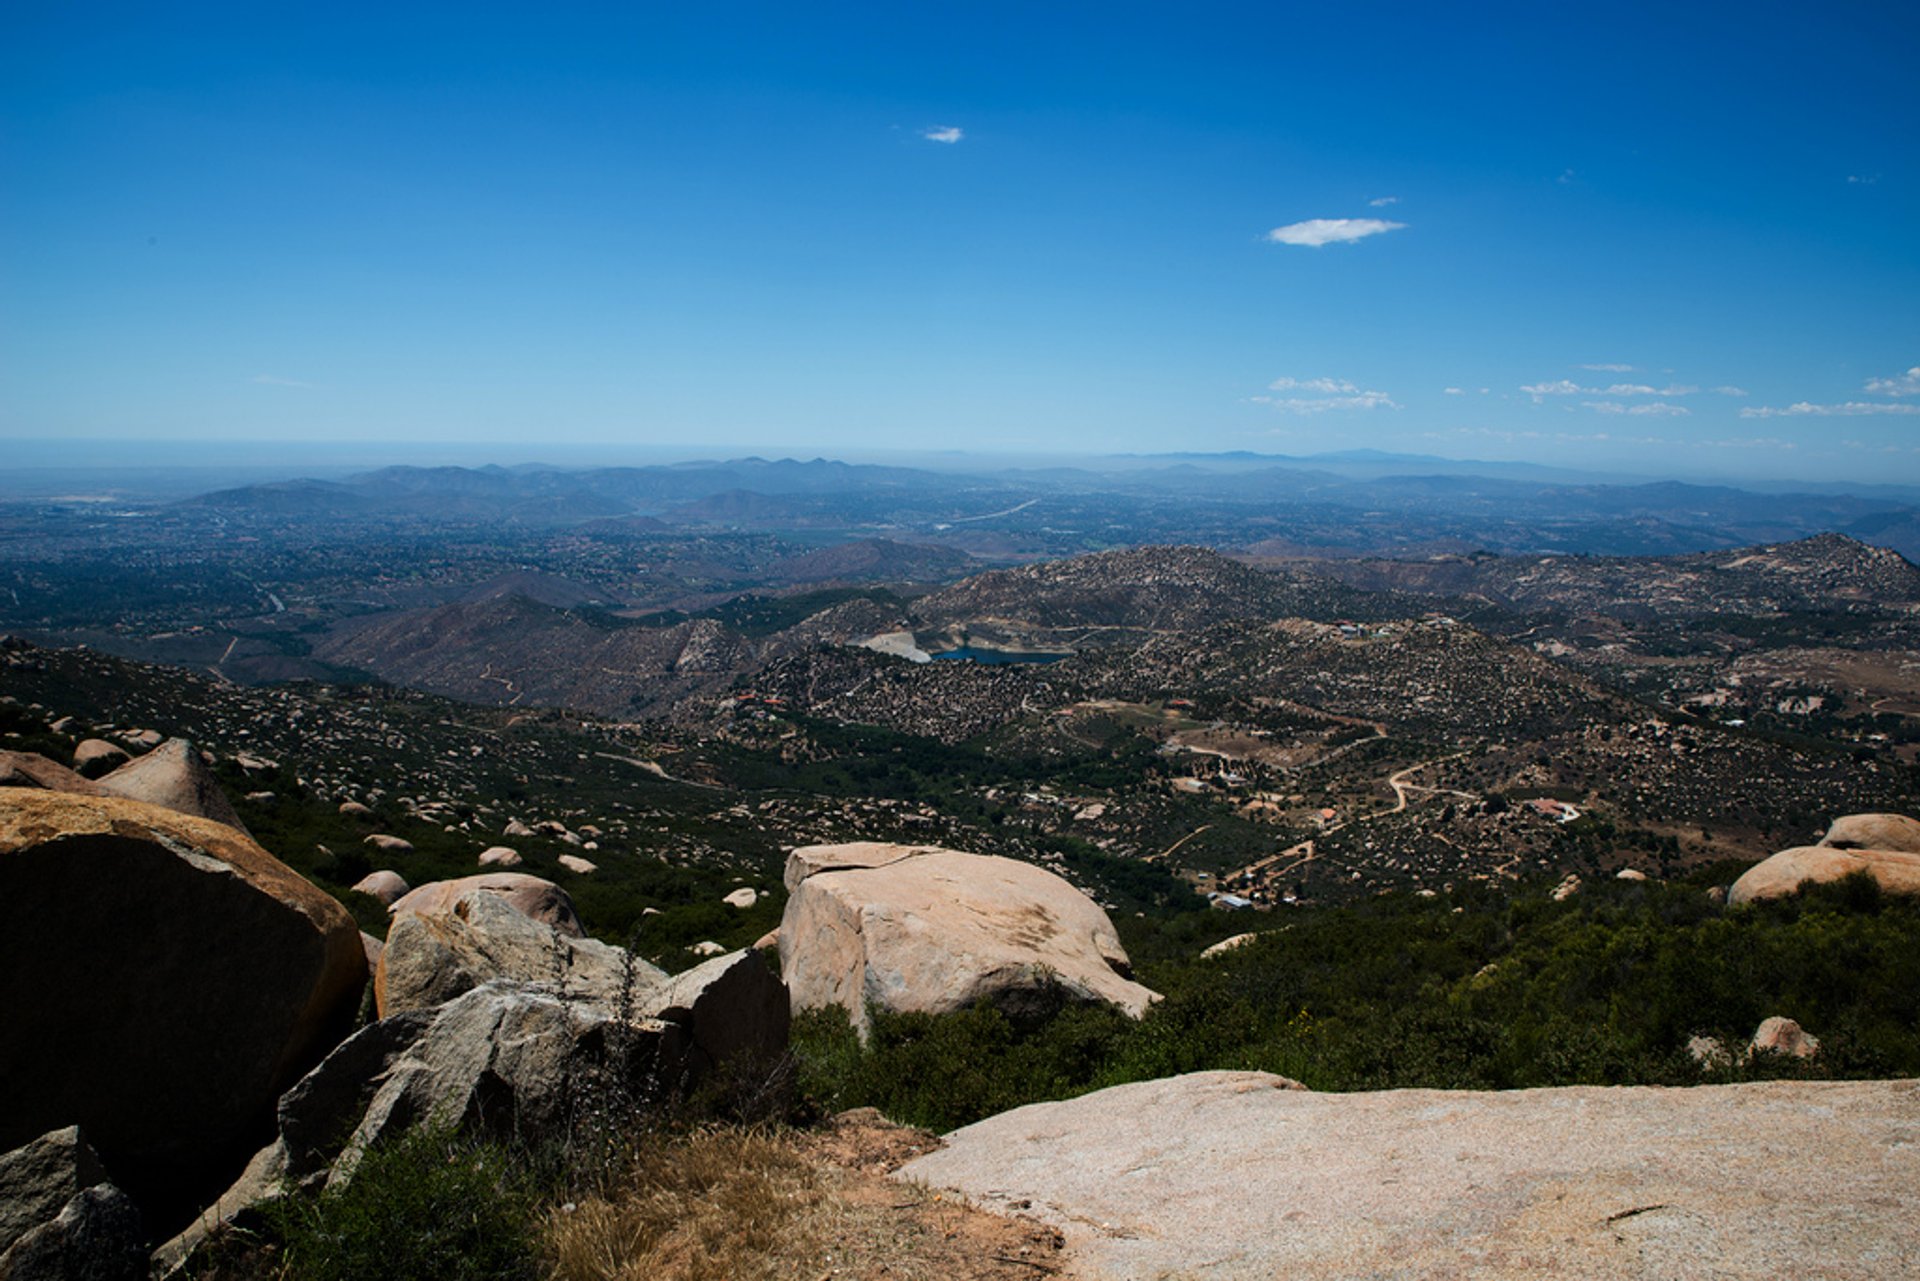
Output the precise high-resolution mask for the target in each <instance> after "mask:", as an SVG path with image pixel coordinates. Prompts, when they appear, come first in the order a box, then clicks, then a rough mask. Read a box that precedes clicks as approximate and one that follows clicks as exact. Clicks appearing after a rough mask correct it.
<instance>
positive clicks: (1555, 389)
mask: <svg viewBox="0 0 1920 1281" xmlns="http://www.w3.org/2000/svg"><path fill="white" fill-rule="evenodd" d="M1520 390H1521V391H1524V392H1526V393H1527V395H1529V396H1531V397H1533V403H1534V404H1536V405H1537V404H1539V403H1540V402H1541V401H1542V400H1544V399H1545V398H1546V397H1548V396H1598V395H1599V394H1600V389H1599V388H1598V387H1582V386H1581V385H1580V384H1579V383H1577V382H1574V381H1573V380H1572V379H1570V378H1556V379H1554V380H1553V381H1552V382H1550V383H1549V382H1539V383H1525V384H1523V385H1522V386H1521V388H1520Z"/></svg>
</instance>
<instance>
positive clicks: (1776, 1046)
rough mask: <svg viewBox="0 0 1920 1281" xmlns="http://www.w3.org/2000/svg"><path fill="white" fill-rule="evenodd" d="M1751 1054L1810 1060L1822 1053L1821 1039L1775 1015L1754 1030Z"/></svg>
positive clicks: (1796, 1024)
mask: <svg viewBox="0 0 1920 1281" xmlns="http://www.w3.org/2000/svg"><path fill="white" fill-rule="evenodd" d="M1748 1052H1749V1053H1750V1054H1783V1055H1785V1056H1786V1057H1788V1058H1790V1059H1810V1058H1812V1057H1813V1056H1814V1055H1816V1054H1818V1053H1819V1052H1820V1038H1819V1037H1817V1036H1814V1035H1813V1034H1812V1033H1810V1032H1808V1031H1807V1030H1806V1029H1805V1028H1803V1027H1801V1026H1800V1025H1799V1024H1798V1023H1796V1022H1795V1021H1794V1020H1792V1019H1789V1018H1784V1017H1782V1016H1781V1015H1778V1014H1776V1015H1774V1016H1773V1017H1772V1018H1770V1019H1766V1020H1764V1021H1763V1022H1762V1023H1761V1024H1760V1026H1759V1027H1758V1028H1756V1029H1754V1033H1753V1044H1752V1046H1751V1048H1750V1049H1749V1051H1748Z"/></svg>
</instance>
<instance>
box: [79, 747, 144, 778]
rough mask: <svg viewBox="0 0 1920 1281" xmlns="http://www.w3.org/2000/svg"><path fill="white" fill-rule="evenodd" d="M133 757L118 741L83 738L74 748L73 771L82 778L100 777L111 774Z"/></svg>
mask: <svg viewBox="0 0 1920 1281" xmlns="http://www.w3.org/2000/svg"><path fill="white" fill-rule="evenodd" d="M131 759H132V757H130V756H128V755H127V749H126V748H124V747H122V746H120V745H119V744H118V743H109V742H108V741H107V740H106V739H104V738H88V739H82V740H81V742H80V744H79V745H78V746H77V747H75V748H74V749H73V772H74V773H76V774H78V775H80V776H81V777H82V778H99V777H100V776H101V775H102V774H111V773H112V772H113V771H114V770H117V769H119V768H120V767H121V766H122V765H125V764H126V763H127V762H128V761H129V760H131Z"/></svg>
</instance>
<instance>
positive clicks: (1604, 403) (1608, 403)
mask: <svg viewBox="0 0 1920 1281" xmlns="http://www.w3.org/2000/svg"><path fill="white" fill-rule="evenodd" d="M1580 403H1581V404H1583V405H1585V406H1586V407H1587V408H1588V409H1591V410H1593V411H1594V412H1596V413H1601V414H1632V415H1634V416H1635V417H1636V418H1679V417H1682V416H1684V415H1686V414H1690V413H1692V412H1693V411H1692V410H1691V409H1688V408H1687V407H1686V406H1685V405H1669V404H1668V403H1667V402H1666V401H1664V400H1656V401H1653V402H1652V403H1650V404H1645V405H1623V404H1621V403H1620V402H1619V401H1617V400H1583V401H1581V402H1580Z"/></svg>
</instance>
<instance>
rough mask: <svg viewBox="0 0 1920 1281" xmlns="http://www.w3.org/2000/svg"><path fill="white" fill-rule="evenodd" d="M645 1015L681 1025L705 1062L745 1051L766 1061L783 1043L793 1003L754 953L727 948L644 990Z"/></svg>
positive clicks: (723, 1059) (713, 1061) (755, 1058)
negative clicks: (718, 954) (682, 972)
mask: <svg viewBox="0 0 1920 1281" xmlns="http://www.w3.org/2000/svg"><path fill="white" fill-rule="evenodd" d="M640 1008H641V1009H642V1010H643V1011H645V1012H646V1013H647V1014H649V1015H651V1016H653V1017H656V1018H662V1019H666V1020H668V1021H670V1022H674V1023H678V1024H681V1025H684V1026H685V1027H686V1028H687V1031H688V1034H689V1036H690V1037H691V1038H692V1041H693V1046H694V1049H695V1050H696V1051H698V1053H699V1055H700V1056H701V1061H702V1064H703V1066H704V1065H706V1064H719V1063H725V1062H727V1061H728V1060H730V1059H734V1058H736V1057H741V1056H744V1057H746V1058H748V1059H751V1060H758V1061H761V1062H766V1061H768V1060H770V1059H771V1058H772V1057H773V1056H775V1055H777V1054H778V1053H779V1052H780V1051H781V1050H782V1049H783V1048H784V1047H785V1046H786V1044H787V1030H788V1026H789V1024H790V1023H791V1021H792V1018H793V1004H792V1001H791V999H790V998H789V997H788V995H787V989H786V987H785V986H784V985H783V984H782V983H781V982H780V980H779V978H778V977H777V976H776V975H775V974H774V973H773V971H772V970H770V969H768V968H767V965H766V962H765V961H763V960H761V959H760V956H759V954H758V953H757V952H754V951H751V950H749V951H744V952H729V953H727V954H726V955H725V956H716V957H714V958H713V959H712V960H710V961H703V962H702V963H701V964H699V965H696V966H694V967H693V968H692V969H690V970H688V971H686V972H685V973H684V974H676V975H674V976H673V977H672V978H670V979H668V980H667V981H666V982H665V983H663V984H661V985H660V986H659V987H658V988H656V989H654V990H653V991H651V992H649V993H647V994H646V996H645V997H644V999H643V1000H642V1001H641V1005H640Z"/></svg>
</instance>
